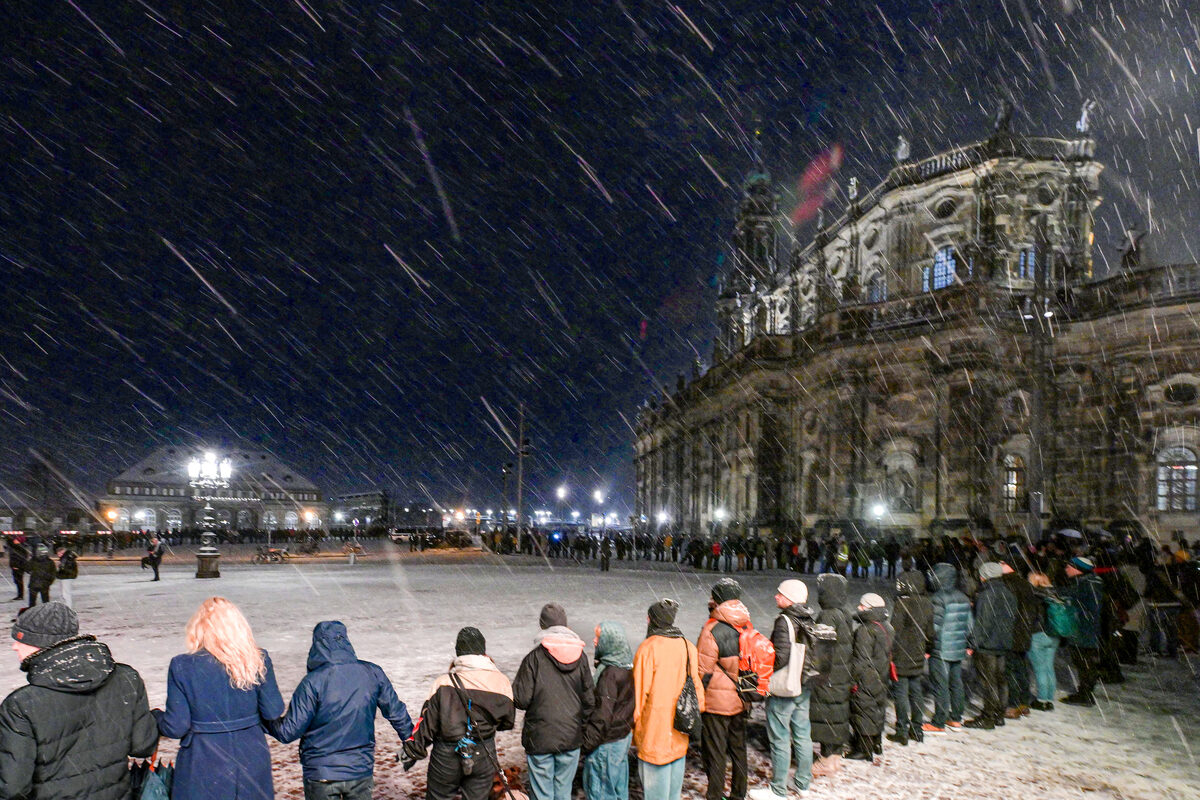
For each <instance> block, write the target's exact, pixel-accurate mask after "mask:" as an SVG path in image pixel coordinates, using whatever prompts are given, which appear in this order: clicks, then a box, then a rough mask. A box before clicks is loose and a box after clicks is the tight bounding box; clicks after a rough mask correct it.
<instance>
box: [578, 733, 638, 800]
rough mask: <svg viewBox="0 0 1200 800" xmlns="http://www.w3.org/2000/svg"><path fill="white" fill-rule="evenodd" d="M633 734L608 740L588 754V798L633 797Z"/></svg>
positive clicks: (585, 770)
mask: <svg viewBox="0 0 1200 800" xmlns="http://www.w3.org/2000/svg"><path fill="white" fill-rule="evenodd" d="M632 740H633V734H632V733H627V734H625V736H624V738H621V739H617V740H616V741H615V742H606V743H604V744H602V745H600V746H599V747H597V748H596V749H595V750H593V751H592V752H590V753H588V755H587V760H586V761H584V762H583V792H584V794H585V795H587V798H588V800H627V799H628V797H629V743H630V742H631V741H632Z"/></svg>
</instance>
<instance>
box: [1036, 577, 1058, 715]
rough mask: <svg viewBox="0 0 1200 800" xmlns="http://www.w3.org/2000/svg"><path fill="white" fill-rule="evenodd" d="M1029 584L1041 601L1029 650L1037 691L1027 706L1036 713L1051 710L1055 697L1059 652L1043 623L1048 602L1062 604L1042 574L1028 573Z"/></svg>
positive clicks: (1056, 641) (1050, 632)
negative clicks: (1039, 623) (1038, 627)
mask: <svg viewBox="0 0 1200 800" xmlns="http://www.w3.org/2000/svg"><path fill="white" fill-rule="evenodd" d="M1029 585H1030V586H1032V587H1033V591H1034V592H1035V593H1036V594H1037V596H1038V599H1039V600H1040V601H1041V602H1042V604H1043V607H1042V615H1043V617H1042V628H1041V630H1039V631H1038V632H1037V633H1035V634H1033V637H1032V641H1031V644H1030V647H1029V665H1030V666H1031V667H1033V677H1034V679H1035V685H1036V688H1037V698H1036V699H1035V700H1033V701H1032V702H1031V703H1030V704H1029V706H1030V708H1032V709H1034V710H1035V711H1053V710H1054V696H1055V693H1056V692H1057V691H1058V677H1057V676H1056V675H1055V674H1054V657H1055V655H1056V654H1057V653H1058V637H1057V636H1055V635H1054V634H1053V632H1052V631H1051V630H1050V627H1049V625H1047V624H1046V616H1045V615H1047V614H1048V613H1049V608H1050V604H1051V603H1060V604H1061V603H1062V601H1061V600H1060V599H1059V598H1058V595H1057V594H1055V593H1054V588H1053V587H1052V586H1051V584H1050V576H1048V575H1046V574H1045V573H1043V572H1031V573H1029Z"/></svg>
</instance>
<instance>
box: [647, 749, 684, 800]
mask: <svg viewBox="0 0 1200 800" xmlns="http://www.w3.org/2000/svg"><path fill="white" fill-rule="evenodd" d="M685 761H687V758H686V757H683V758H677V759H675V760H674V761H672V762H671V763H670V764H662V765H659V764H651V763H649V762H648V761H642V760H641V759H638V776H639V777H640V778H641V779H642V796H643V797H645V800H679V796H680V795H681V794H683V765H684V762H685Z"/></svg>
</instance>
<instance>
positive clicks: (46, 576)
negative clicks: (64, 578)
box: [25, 553, 58, 592]
mask: <svg viewBox="0 0 1200 800" xmlns="http://www.w3.org/2000/svg"><path fill="white" fill-rule="evenodd" d="M25 570H26V571H27V572H28V573H29V591H31V592H36V591H38V590H40V589H49V588H50V585H51V584H53V583H54V579H55V578H56V577H57V576H58V567H57V566H56V565H55V563H54V560H53V559H52V558H50V556H49V555H46V554H45V553H43V554H41V555H38V556H35V557H34V558H32V559H30V560H29V564H28V566H26V567H25Z"/></svg>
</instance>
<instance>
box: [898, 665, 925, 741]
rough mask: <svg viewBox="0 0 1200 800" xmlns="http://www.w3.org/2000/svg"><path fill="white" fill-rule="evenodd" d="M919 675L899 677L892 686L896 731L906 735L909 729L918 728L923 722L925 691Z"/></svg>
mask: <svg viewBox="0 0 1200 800" xmlns="http://www.w3.org/2000/svg"><path fill="white" fill-rule="evenodd" d="M921 677H922V676H920V675H911V676H908V677H905V676H900V677H899V678H897V679H896V682H895V683H893V684H892V697H893V698H894V699H895V701H896V730H897V731H900V732H903V733H907V732H908V729H909V728H910V727H912V728H919V727H921V723H923V722H924V721H925V689H924V687H923V686H922V685H921Z"/></svg>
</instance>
